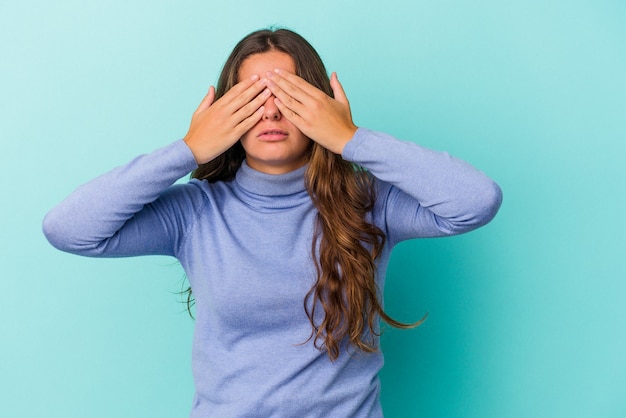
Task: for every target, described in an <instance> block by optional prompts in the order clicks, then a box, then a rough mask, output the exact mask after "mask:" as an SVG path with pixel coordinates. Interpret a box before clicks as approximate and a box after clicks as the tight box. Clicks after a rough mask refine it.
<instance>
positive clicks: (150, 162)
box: [43, 140, 197, 257]
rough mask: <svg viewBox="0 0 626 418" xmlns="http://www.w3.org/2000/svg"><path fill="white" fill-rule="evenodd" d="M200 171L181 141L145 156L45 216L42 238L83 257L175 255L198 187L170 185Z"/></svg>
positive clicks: (84, 187) (86, 187)
mask: <svg viewBox="0 0 626 418" xmlns="http://www.w3.org/2000/svg"><path fill="white" fill-rule="evenodd" d="M196 167H197V165H196V162H195V159H194V157H193V154H192V153H191V151H190V150H189V148H188V147H187V145H186V144H185V143H184V142H183V141H182V140H179V141H176V142H174V143H172V144H170V145H168V146H165V147H163V148H160V149H158V150H156V151H154V152H152V153H150V154H146V155H141V156H139V157H137V158H135V159H134V160H132V161H131V162H129V163H128V164H126V165H123V166H121V167H117V168H115V169H113V170H111V171H109V172H108V173H106V174H103V175H101V176H99V177H96V178H95V179H93V180H91V181H90V182H88V183H86V184H83V185H81V186H80V187H78V188H77V189H76V190H75V191H74V192H73V193H72V194H70V195H69V196H68V197H67V198H66V199H65V200H63V201H62V202H61V203H60V204H59V205H58V206H56V207H55V208H54V209H52V210H51V211H50V212H49V213H48V214H47V215H46V217H45V218H44V221H43V232H44V235H45V236H46V238H47V239H48V241H50V243H51V244H52V245H53V246H54V247H56V248H58V249H60V250H63V251H67V252H70V253H75V254H80V255H85V256H108V257H118V256H130V255H147V254H164V255H174V254H173V253H174V252H175V246H176V245H178V244H179V243H180V239H181V223H184V221H185V220H184V219H182V218H181V216H185V215H184V213H185V212H184V211H181V209H183V208H181V207H180V206H181V205H185V204H186V203H185V202H190V200H189V199H184V196H185V195H186V194H189V193H193V190H191V189H193V188H194V187H195V186H192V185H185V186H181V187H178V186H177V187H173V188H170V186H172V184H173V183H174V182H176V180H178V179H180V178H181V177H183V176H185V175H186V174H188V173H189V172H190V171H191V170H193V169H195V168H196ZM168 188H169V189H168ZM190 188H191V189H190ZM166 189H167V192H166V193H164V191H165V190H166ZM181 197H183V198H182V199H181ZM157 199H159V201H158V202H156V203H153V202H155V201H156V200H157ZM185 209H187V210H189V208H185ZM181 212H182V215H181Z"/></svg>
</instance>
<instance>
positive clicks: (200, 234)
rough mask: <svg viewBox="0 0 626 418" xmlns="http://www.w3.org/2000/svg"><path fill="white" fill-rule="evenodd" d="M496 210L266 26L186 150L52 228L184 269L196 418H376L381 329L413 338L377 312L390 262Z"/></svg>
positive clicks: (495, 196) (486, 188)
mask: <svg viewBox="0 0 626 418" xmlns="http://www.w3.org/2000/svg"><path fill="white" fill-rule="evenodd" d="M189 172H192V179H191V180H190V181H189V182H188V183H187V184H183V185H174V186H173V183H174V182H175V181H176V180H178V179H179V178H181V177H183V176H185V175H186V174H188V173H189ZM500 202H501V192H500V189H499V187H498V186H497V185H496V184H495V183H494V182H493V181H491V180H490V179H489V178H487V177H486V176H485V175H484V174H483V173H481V172H480V171H478V170H476V169H474V168H473V167H471V166H470V165H468V164H467V163H464V162H463V161H460V160H458V159H455V158H452V157H450V156H449V155H448V154H446V153H439V152H434V151H431V150H427V149H425V148H422V147H420V146H418V145H416V144H413V143H409V142H401V141H398V140H396V139H394V138H392V137H390V136H389V135H386V134H383V133H377V132H373V131H370V130H367V129H363V128H357V126H355V124H354V123H353V121H352V117H351V113H350V106H349V103H348V99H347V98H346V94H345V93H344V91H343V88H342V86H341V84H340V82H339V81H338V79H337V76H336V74H334V73H333V74H332V75H331V77H330V79H329V77H328V76H327V73H326V70H325V68H324V65H323V64H322V61H321V60H320V58H319V56H318V54H317V53H316V52H315V50H314V49H313V48H312V47H311V45H310V44H309V43H308V42H307V41H306V40H304V39H303V38H302V37H300V36H299V35H297V34H295V33H293V32H291V31H288V30H276V31H270V30H262V31H258V32H254V33H252V34H250V35H248V36H246V37H245V38H244V39H243V40H242V41H240V43H239V44H238V45H237V46H236V47H235V49H234V50H233V52H232V54H231V56H230V57H229V58H228V60H227V61H226V64H225V66H224V69H223V71H222V74H221V76H220V78H219V81H218V84H217V89H214V88H213V87H211V88H210V89H209V92H208V94H207V96H206V97H205V98H204V100H203V101H202V103H201V104H200V106H199V107H198V109H197V110H196V112H195V113H194V115H193V117H192V121H191V126H190V128H189V131H188V132H187V134H186V136H185V137H184V139H182V140H178V141H176V142H174V143H172V144H170V145H168V146H166V147H164V148H161V149H159V150H156V151H154V152H152V153H150V154H147V155H142V156H139V157H137V158H136V159H134V160H133V161H131V162H130V163H128V164H127V165H124V166H122V167H118V168H116V169H114V170H112V171H110V172H108V173H106V174H104V175H102V176H100V177H98V178H96V179H94V180H92V181H91V182H89V183H87V184H85V185H83V186H81V187H79V188H78V189H77V190H76V191H75V192H74V193H72V194H71V195H70V196H69V197H68V198H67V199H65V200H64V201H63V202H62V203H61V204H60V205H59V206H57V207H56V208H54V209H53V210H52V211H51V212H50V213H49V214H48V215H47V216H46V218H45V220H44V232H45V234H46V237H47V238H48V240H49V241H50V242H51V243H52V245H54V246H55V247H57V248H59V249H61V250H64V251H68V252H72V253H76V254H80V255H85V256H100V257H122V256H137V255H147V254H162V255H171V256H174V257H176V258H177V259H178V260H179V261H180V263H181V264H182V266H183V268H184V269H185V272H186V274H187V277H188V278H189V281H190V285H191V290H192V291H193V298H194V300H195V308H196V312H195V318H196V323H195V333H194V342H193V373H194V379H195V386H196V394H195V397H194V402H193V406H192V412H191V416H193V417H206V416H216V417H240V416H263V417H268V416H289V417H312V416H320V417H322V416H323V417H328V416H331V417H375V416H382V411H381V406H380V402H379V380H378V377H377V375H378V372H379V370H380V368H381V367H382V365H383V356H382V353H381V352H380V351H379V349H378V321H379V320H380V319H383V320H385V321H386V322H388V323H390V324H391V325H394V326H399V327H408V326H412V325H404V324H401V323H399V322H396V321H394V320H393V319H392V318H389V317H388V316H387V315H386V314H385V312H384V311H383V309H382V302H381V300H382V289H383V285H384V280H385V270H386V267H387V263H388V260H389V256H390V252H391V249H392V248H393V246H394V245H395V244H397V243H398V242H400V241H402V240H406V239H410V238H417V237H435V236H446V235H454V234H459V233H463V232H467V231H470V230H472V229H475V228H477V227H479V226H481V225H484V224H486V223H487V222H489V221H490V220H491V219H492V218H493V216H494V215H495V214H496V212H497V210H498V208H499V206H500ZM191 290H190V291H191ZM413 325H414V324H413Z"/></svg>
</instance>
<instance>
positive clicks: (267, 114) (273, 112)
mask: <svg viewBox="0 0 626 418" xmlns="http://www.w3.org/2000/svg"><path fill="white" fill-rule="evenodd" d="M263 106H265V111H264V112H263V119H264V120H280V118H281V117H282V114H281V113H280V111H279V110H278V108H277V107H276V103H274V96H270V97H269V99H267V100H266V101H265V104H264V105H263Z"/></svg>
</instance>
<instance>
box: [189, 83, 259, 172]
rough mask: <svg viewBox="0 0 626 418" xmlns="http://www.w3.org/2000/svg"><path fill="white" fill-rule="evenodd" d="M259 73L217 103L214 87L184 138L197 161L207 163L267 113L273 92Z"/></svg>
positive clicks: (203, 101)
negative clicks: (264, 111) (265, 110)
mask: <svg viewBox="0 0 626 418" xmlns="http://www.w3.org/2000/svg"><path fill="white" fill-rule="evenodd" d="M266 85H267V80H265V79H263V80H259V77H258V76H256V75H255V76H253V77H252V78H250V79H247V80H244V81H241V82H240V83H238V84H236V85H235V86H234V87H233V88H231V89H230V90H229V91H228V92H226V94H224V96H222V97H221V98H220V99H218V100H217V101H216V102H215V103H213V100H214V99H215V88H214V87H213V86H211V87H210V88H209V92H208V94H207V95H206V96H205V97H204V99H203V100H202V102H201V103H200V106H198V109H196V111H195V112H194V114H193V116H192V118H191V125H190V126H189V131H188V132H187V135H185V138H184V141H185V143H186V144H187V146H188V147H189V149H191V152H192V153H193V155H194V157H195V158H196V162H197V163H198V164H205V163H207V162H209V161H211V160H213V159H214V158H216V157H218V156H219V155H221V154H222V153H224V151H226V150H228V149H229V148H230V147H231V146H232V145H233V144H235V143H236V142H237V141H238V140H239V138H241V137H242V136H243V134H244V133H246V132H247V131H248V130H250V129H251V128H252V127H253V126H254V125H255V124H256V123H257V122H258V121H259V119H261V117H262V116H263V110H264V107H263V103H265V102H266V101H267V99H268V98H269V97H270V95H271V92H270V91H269V89H267V88H266Z"/></svg>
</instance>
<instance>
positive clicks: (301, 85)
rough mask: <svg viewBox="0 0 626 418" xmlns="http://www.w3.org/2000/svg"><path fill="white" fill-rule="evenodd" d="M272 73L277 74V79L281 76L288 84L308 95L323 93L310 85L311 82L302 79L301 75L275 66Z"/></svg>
mask: <svg viewBox="0 0 626 418" xmlns="http://www.w3.org/2000/svg"><path fill="white" fill-rule="evenodd" d="M274 73H275V74H277V75H278V79H281V78H282V79H284V80H285V81H287V82H288V83H289V84H291V85H293V86H294V87H297V88H298V89H300V90H302V92H303V93H306V94H307V95H309V96H312V97H314V96H315V95H317V94H319V93H322V94H324V92H322V91H321V90H320V89H318V88H317V87H315V86H314V85H312V84H311V83H309V82H308V81H306V80H305V79H303V78H302V77H300V76H298V75H296V74H293V73H290V72H289V71H286V70H283V69H281V68H277V69H275V70H274Z"/></svg>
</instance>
